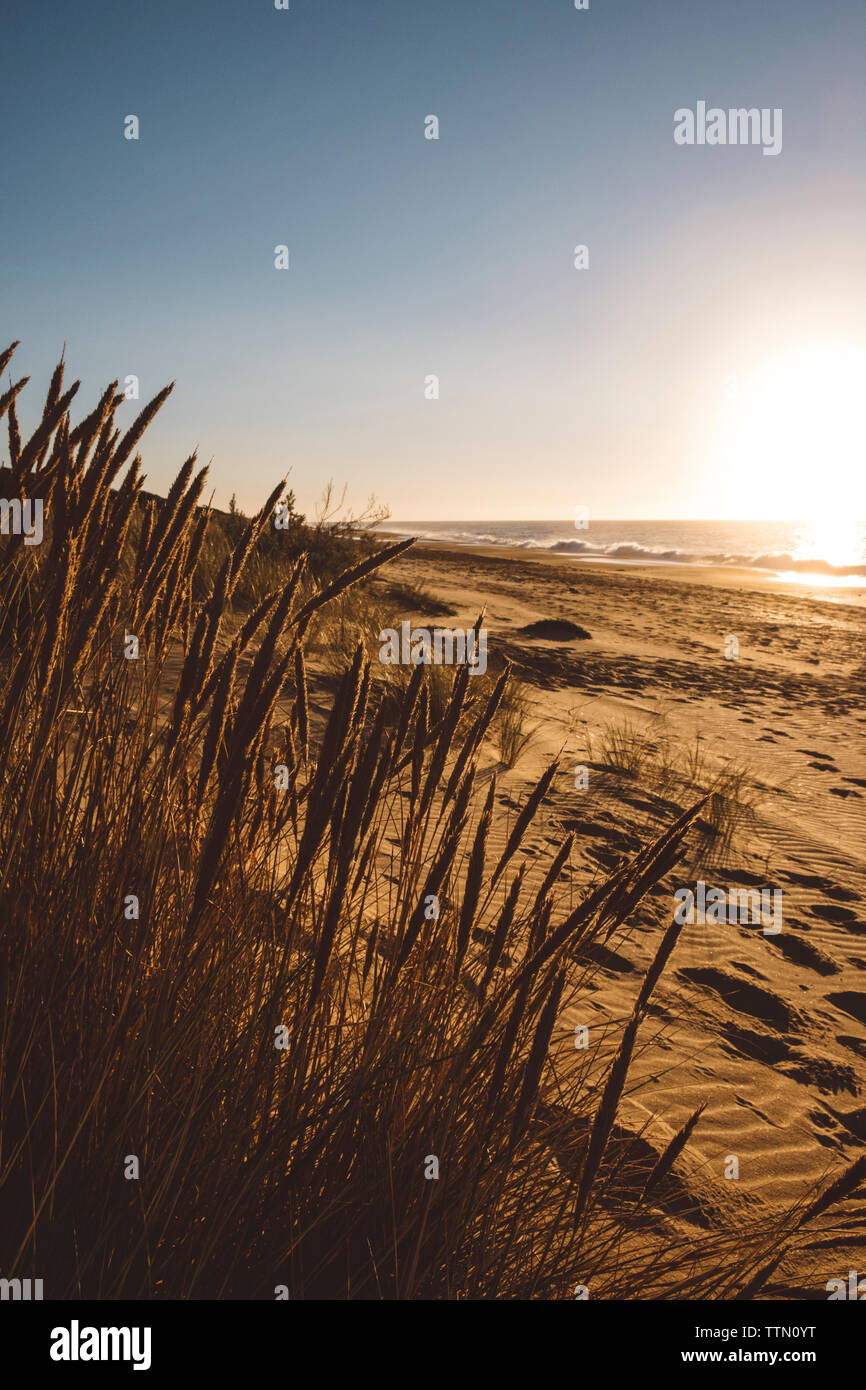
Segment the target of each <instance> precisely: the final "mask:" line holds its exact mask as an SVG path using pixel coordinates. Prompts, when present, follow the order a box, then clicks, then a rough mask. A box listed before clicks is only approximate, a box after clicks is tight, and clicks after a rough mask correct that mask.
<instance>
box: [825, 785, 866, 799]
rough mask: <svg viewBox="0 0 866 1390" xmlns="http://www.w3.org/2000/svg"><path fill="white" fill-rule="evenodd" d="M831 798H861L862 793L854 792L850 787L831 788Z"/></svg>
mask: <svg viewBox="0 0 866 1390" xmlns="http://www.w3.org/2000/svg"><path fill="white" fill-rule="evenodd" d="M830 795H831V796H858V797H859V796H860V795H861V793H860V792H855V791H852V790H851V788H850V787H831V788H830Z"/></svg>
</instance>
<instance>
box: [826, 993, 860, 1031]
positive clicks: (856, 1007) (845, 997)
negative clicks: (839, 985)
mask: <svg viewBox="0 0 866 1390" xmlns="http://www.w3.org/2000/svg"><path fill="white" fill-rule="evenodd" d="M824 998H825V999H826V1000H827V1003H828V1004H835V1006H836V1008H837V1009H841V1010H842V1012H843V1013H845V1014H850V1015H851V1017H852V1018H856V1020H857V1022H858V1023H866V994H861V993H860V991H859V990H856V989H842V990H839V991H838V992H836V993H835V994H826V995H825V996H824Z"/></svg>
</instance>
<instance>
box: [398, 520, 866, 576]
mask: <svg viewBox="0 0 866 1390" xmlns="http://www.w3.org/2000/svg"><path fill="white" fill-rule="evenodd" d="M383 528H384V529H387V530H388V531H389V532H392V533H394V534H396V535H399V536H416V537H417V538H418V539H419V540H435V541H447V542H450V543H452V544H455V545H509V546H519V547H521V548H523V549H526V550H550V551H554V552H556V553H557V554H560V555H570V556H571V557H572V558H573V559H574V560H593V561H594V562H596V563H598V562H599V561H608V562H611V563H612V562H614V561H615V562H616V563H617V564H629V563H631V564H641V565H647V564H650V565H651V564H664V565H671V564H674V565H729V566H731V567H741V568H745V569H754V570H761V571H763V572H764V573H766V574H772V575H776V576H777V577H779V578H780V579H785V580H788V581H795V582H796V581H801V582H803V583H810V584H823V585H830V586H837V585H838V586H841V587H845V588H849V587H856V588H859V587H866V522H856V521H848V520H842V521H593V520H590V521H589V523H588V524H587V526H586V527H585V529H578V528H577V527H576V526H575V525H574V523H570V522H569V521H565V522H563V521H393V520H388V521H386V522H384V523H383Z"/></svg>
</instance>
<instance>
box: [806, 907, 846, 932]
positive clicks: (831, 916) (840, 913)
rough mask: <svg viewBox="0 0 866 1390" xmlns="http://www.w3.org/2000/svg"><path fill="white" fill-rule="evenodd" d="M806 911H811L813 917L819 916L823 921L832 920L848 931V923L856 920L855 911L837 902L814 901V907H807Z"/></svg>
mask: <svg viewBox="0 0 866 1390" xmlns="http://www.w3.org/2000/svg"><path fill="white" fill-rule="evenodd" d="M806 911H807V912H811V914H812V916H813V917H821V918H822V919H823V920H824V921H825V922H833V923H835V924H836V926H840V927H845V928H846V929H847V930H849V931H850V930H851V925H850V924H851V923H852V922H856V921H857V913H856V912H854V910H853V909H852V908H850V907H840V906H839V904H838V903H815V905H814V907H808V908H807V909H806Z"/></svg>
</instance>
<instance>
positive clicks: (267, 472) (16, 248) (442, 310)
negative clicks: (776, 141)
mask: <svg viewBox="0 0 866 1390" xmlns="http://www.w3.org/2000/svg"><path fill="white" fill-rule="evenodd" d="M290 5H291V8H290V9H289V10H287V11H286V10H276V9H275V7H274V4H273V2H272V0H235V2H234V3H229V0H148V3H146V4H145V3H142V2H141V0H138V3H135V2H132V0H131V2H130V3H125V4H117V3H111V4H109V3H103V2H102V0H91V2H90V3H71V0H45V2H44V3H39V4H34V3H32V0H23V2H20V3H19V2H18V0H6V4H5V5H4V19H3V43H2V49H0V110H2V115H3V127H4V130H5V132H6V141H5V149H4V188H3V192H4V196H3V198H2V201H0V324H2V336H3V338H4V341H5V340H11V339H13V338H20V339H21V347H20V348H19V349H18V352H17V354H16V359H15V366H16V368H17V373H16V375H20V374H22V373H29V374H30V375H31V380H32V382H33V386H32V388H29V389H28V392H27V393H25V402H24V405H23V409H22V416H23V419H24V421H25V422H30V421H32V419H33V416H34V413H36V412H37V410H38V406H39V405H41V398H42V395H43V394H44V389H45V387H46V386H47V381H48V376H49V373H50V371H51V368H52V366H53V364H54V363H55V361H56V360H57V358H58V356H59V354H60V352H61V350H62V349H63V347H64V344H65V353H66V361H67V364H68V371H69V373H70V374H71V378H72V379H75V378H80V379H81V380H82V383H83V385H82V390H81V393H80V402H81V403H80V406H79V407H78V414H79V415H83V414H84V413H86V411H87V410H88V409H90V408H91V407H92V404H93V403H94V401H95V400H96V399H97V397H98V396H99V394H100V393H101V391H102V389H103V388H104V386H105V385H106V384H107V383H108V382H109V381H111V380H113V379H114V378H117V379H119V380H120V381H121V382H123V381H124V380H125V379H126V378H127V377H128V376H130V375H135V376H137V377H138V380H139V389H140V395H141V400H140V401H139V402H138V403H135V402H134V401H128V402H124V404H123V406H122V407H121V408H120V412H119V419H120V420H121V421H123V423H124V424H125V423H126V422H128V421H130V420H131V419H132V418H133V416H134V413H135V412H136V411H137V410H138V409H139V408H140V406H141V404H142V403H143V402H144V401H145V400H146V399H148V398H149V397H150V396H151V395H153V394H154V393H155V392H156V391H157V390H159V389H160V387H162V386H163V385H164V384H165V383H166V382H168V381H171V380H173V381H175V382H176V386H175V390H174V393H173V395H172V396H171V398H170V400H169V402H168V404H167V405H166V406H164V407H163V411H162V413H161V415H160V416H159V417H158V419H157V421H156V422H155V423H154V425H153V426H151V429H150V430H149V431H148V433H147V435H146V436H145V439H144V441H143V445H142V454H143V458H144V471H145V473H146V474H147V483H146V486H147V487H148V488H150V489H152V490H153V491H156V492H165V491H166V489H167V488H168V486H169V484H170V482H171V480H172V478H173V476H174V474H175V472H176V471H177V468H178V467H179V466H180V464H181V463H182V462H183V460H184V459H185V458H186V456H187V455H188V454H189V453H190V452H191V451H192V450H194V449H195V450H197V451H198V455H199V459H200V460H201V461H202V462H204V463H209V465H210V484H211V485H212V488H213V500H214V502H215V504H216V505H217V506H225V505H227V503H228V499H229V497H230V496H231V494H232V493H234V494H236V496H237V500H238V503H239V505H241V506H242V507H243V508H244V509H245V510H247V511H253V510H255V509H256V508H257V507H258V506H259V505H260V504H261V503H262V502H263V501H264V499H265V497H266V496H267V495H268V493H269V492H270V491H271V489H272V487H273V486H275V484H276V483H277V482H278V481H279V480H280V478H281V477H283V476H285V475H286V474H288V476H289V482H290V486H291V487H292V488H293V489H294V491H295V493H296V495H297V499H298V504H299V506H300V508H301V509H302V510H304V511H306V512H307V513H308V514H309V513H312V512H314V511H315V508H316V505H317V500H318V499H319V497H320V496H321V493H322V490H323V488H324V486H325V484H326V483H327V482H328V480H329V479H332V480H333V481H334V483H335V485H336V487H337V489H338V492H339V491H341V490H342V489H343V487H345V488H346V504H347V505H348V506H351V507H352V508H353V509H354V510H355V511H356V512H358V511H361V510H362V509H363V507H364V505H365V503H366V501H367V498H368V497H369V496H370V494H373V495H375V497H376V499H377V500H378V501H379V502H380V503H381V504H383V505H385V506H387V507H388V508H389V509H390V512H391V515H392V516H393V517H394V518H412V519H425V518H427V519H444V518H450V517H459V518H461V519H472V518H485V519H493V518H497V519H503V520H506V519H512V518H513V519H533V518H545V519H551V518H558V517H569V516H572V515H573V514H574V512H575V509H576V508H581V509H585V512H586V514H588V515H590V516H595V517H606V518H647V519H653V518H662V517H666V518H684V519H688V518H698V517H704V518H712V517H727V518H738V517H740V518H757V517H763V516H767V517H789V516H797V517H800V516H810V515H812V512H813V511H814V512H816V513H819V514H825V513H826V514H827V515H828V516H830V517H832V516H833V515H836V514H840V515H841V514H847V515H848V516H850V515H851V514H852V508H853V509H854V511H853V514H854V515H857V516H861V517H862V516H866V497H864V493H863V487H864V486H866V484H864V481H863V480H864V479H866V467H864V463H866V456H864V449H863V423H862V407H861V406H860V405H859V403H858V397H859V398H860V399H861V400H862V398H863V396H864V395H866V392H864V390H863V387H864V385H866V373H864V364H866V313H864V310H866V257H864V227H866V160H864V157H863V151H864V144H866V88H864V82H863V54H864V51H866V6H864V5H863V4H861V3H855V0H846V3H841V2H840V0H821V3H817V0H815V2H814V3H808V2H807V0H760V3H759V4H758V3H755V0H728V3H726V4H724V5H720V4H718V3H717V0H659V3H653V0H589V9H588V10H584V11H578V10H577V9H575V7H574V3H573V0H435V2H434V0H430V2H429V3H422V0H368V3H366V4H363V5H362V4H358V3H357V0H353V2H352V3H350V0H290ZM699 101H705V102H706V103H707V106H708V107H718V108H722V109H727V108H729V107H757V108H759V109H764V108H766V109H768V110H770V111H772V110H775V109H776V108H779V109H781V111H782V113H783V124H782V132H783V141H782V148H781V151H780V153H779V154H777V155H775V156H772V155H770V156H768V155H764V154H763V152H762V148H761V147H760V146H757V145H725V146H718V145H716V146H711V145H707V144H705V145H698V144H693V145H679V144H677V143H676V142H675V140H674V130H675V119H674V113H675V112H676V111H678V110H680V109H682V108H690V109H693V110H696V109H697V103H698V102H699ZM129 115H136V116H137V117H138V119H139V123H140V129H139V139H138V140H128V139H126V138H124V129H125V121H126V118H127V116H129ZM430 115H435V116H436V117H437V118H438V121H439V139H438V140H428V139H426V138H425V122H426V118H427V117H428V116H430ZM280 245H285V246H287V247H288V248H289V268H288V269H287V270H279V269H277V268H276V267H275V248H276V247H277V246H280ZM578 245H583V246H586V247H587V248H588V262H589V263H588V267H587V268H583V269H576V268H575V264H574V262H575V247H576V246H578ZM432 376H436V377H437V378H438V392H439V394H438V399H428V398H427V397H428V396H429V395H430V392H431V387H430V385H429V378H430V377H432ZM28 400H29V410H30V414H28V405H27V401H28ZM825 427H826V428H825ZM0 456H2V457H4V458H5V448H3V449H0ZM861 504H862V510H858V508H860V506H861ZM807 508H809V509H811V510H807Z"/></svg>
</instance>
